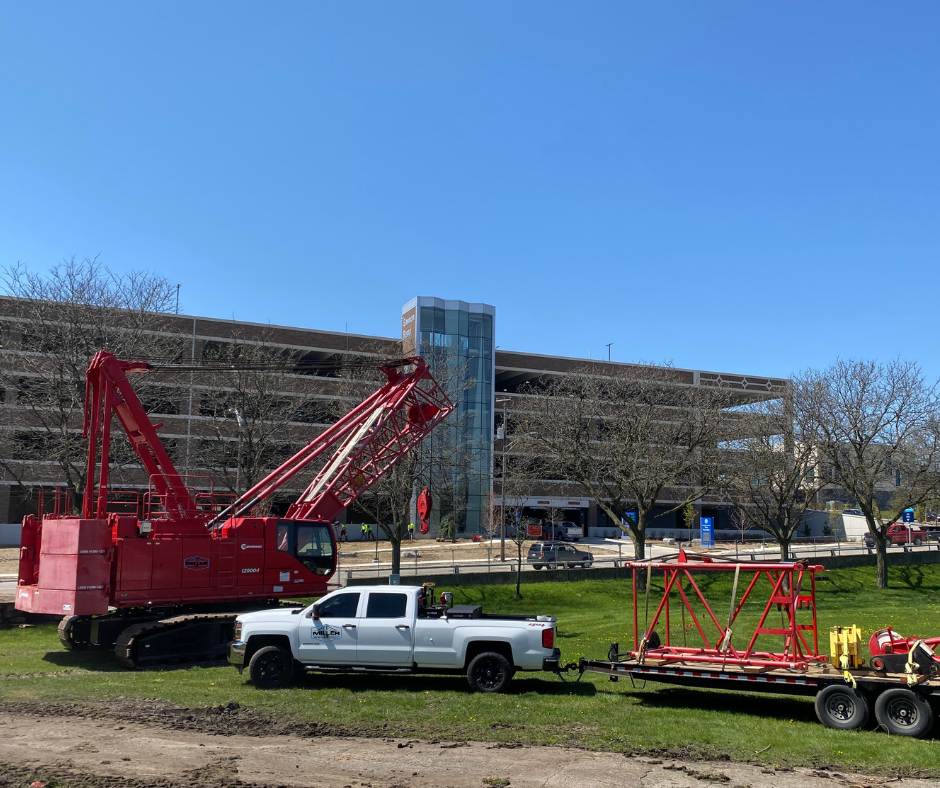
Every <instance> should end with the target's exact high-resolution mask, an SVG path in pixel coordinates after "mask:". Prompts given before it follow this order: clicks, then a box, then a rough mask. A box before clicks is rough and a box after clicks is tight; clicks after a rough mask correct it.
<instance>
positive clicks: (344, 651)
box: [229, 586, 561, 692]
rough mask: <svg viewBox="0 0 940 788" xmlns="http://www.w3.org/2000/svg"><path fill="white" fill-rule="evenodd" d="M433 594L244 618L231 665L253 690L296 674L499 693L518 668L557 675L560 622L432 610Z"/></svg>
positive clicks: (364, 598) (424, 591)
mask: <svg viewBox="0 0 940 788" xmlns="http://www.w3.org/2000/svg"><path fill="white" fill-rule="evenodd" d="M433 593H434V592H433V589H432V588H425V587H419V586H356V587H352V588H343V589H340V590H338V591H333V592H332V593H330V594H327V595H326V596H325V597H323V598H322V599H320V600H318V601H317V602H315V603H314V604H312V605H310V606H308V607H305V608H293V609H278V610H259V611H257V612H255V613H247V614H245V615H242V616H239V617H238V618H237V619H236V622H235V641H234V642H233V643H231V644H230V646H229V662H231V663H232V664H233V665H235V666H236V667H237V668H238V670H239V672H241V671H242V670H243V669H244V667H245V665H247V666H248V676H249V678H250V679H251V682H252V683H253V684H254V685H255V686H257V687H263V688H269V687H283V686H285V685H287V684H288V683H290V681H291V680H292V679H293V677H294V675H295V674H296V673H297V672H298V671H322V672H362V673H389V672H391V673H452V674H461V675H466V677H467V680H468V681H469V682H470V686H471V687H472V688H473V689H475V690H478V691H480V692H501V691H502V690H504V689H505V688H506V686H507V685H508V684H509V682H510V680H511V679H512V676H513V674H514V673H515V672H516V671H517V670H550V671H557V670H558V667H559V659H560V658H561V651H560V650H559V649H557V648H555V621H556V619H555V617H554V616H535V615H506V616H501V615H491V614H485V613H483V610H482V608H481V607H480V606H475V605H461V606H457V607H447V606H446V605H440V606H437V605H435V604H434V597H433Z"/></svg>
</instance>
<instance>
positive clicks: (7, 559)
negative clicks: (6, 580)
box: [0, 547, 20, 575]
mask: <svg viewBox="0 0 940 788" xmlns="http://www.w3.org/2000/svg"><path fill="white" fill-rule="evenodd" d="M19 568H20V551H19V548H18V547H2V548H0V575H15V574H17V572H19Z"/></svg>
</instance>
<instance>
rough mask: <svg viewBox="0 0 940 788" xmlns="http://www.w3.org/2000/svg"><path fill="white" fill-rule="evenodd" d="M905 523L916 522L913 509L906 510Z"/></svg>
mask: <svg viewBox="0 0 940 788" xmlns="http://www.w3.org/2000/svg"><path fill="white" fill-rule="evenodd" d="M904 522H906V523H912V522H914V510H913V509H905V510H904Z"/></svg>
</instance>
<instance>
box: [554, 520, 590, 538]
mask: <svg viewBox="0 0 940 788" xmlns="http://www.w3.org/2000/svg"><path fill="white" fill-rule="evenodd" d="M559 525H560V526H561V529H562V531H563V532H564V537H563V538H564V539H565V540H566V541H568V542H577V541H578V540H579V539H580V538H581V537H582V536H584V529H583V528H582V527H581V526H580V525H578V524H577V523H573V522H571V520H562V521H561V522H560V523H559Z"/></svg>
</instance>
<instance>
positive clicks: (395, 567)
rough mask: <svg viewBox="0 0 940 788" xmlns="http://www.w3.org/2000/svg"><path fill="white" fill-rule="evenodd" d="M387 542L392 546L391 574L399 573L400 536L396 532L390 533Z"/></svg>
mask: <svg viewBox="0 0 940 788" xmlns="http://www.w3.org/2000/svg"><path fill="white" fill-rule="evenodd" d="M388 541H389V544H391V546H392V574H393V575H400V574H401V537H400V536H399V535H398V534H390V535H389V537H388Z"/></svg>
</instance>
